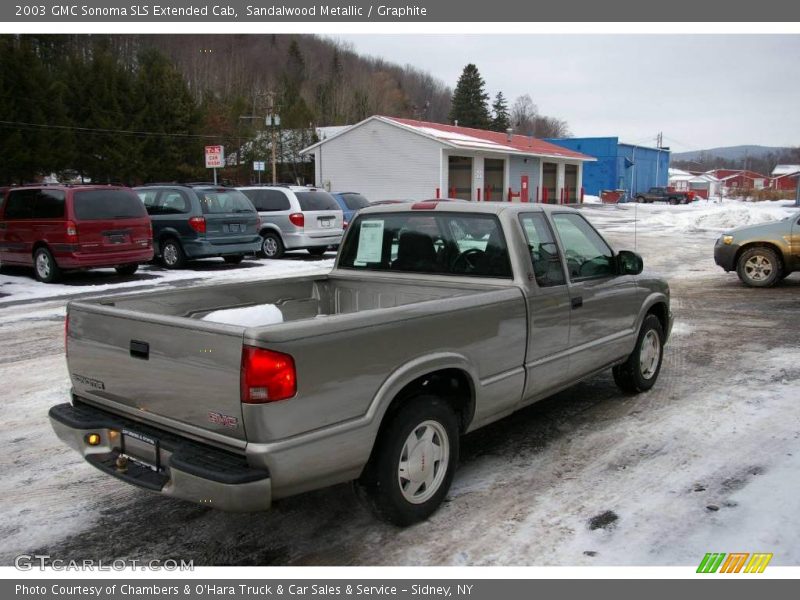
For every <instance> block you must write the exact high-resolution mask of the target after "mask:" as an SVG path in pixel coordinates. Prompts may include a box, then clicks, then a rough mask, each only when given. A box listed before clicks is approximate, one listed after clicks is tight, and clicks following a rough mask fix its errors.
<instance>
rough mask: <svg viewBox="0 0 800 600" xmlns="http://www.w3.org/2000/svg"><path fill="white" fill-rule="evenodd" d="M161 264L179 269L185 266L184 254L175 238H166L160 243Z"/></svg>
mask: <svg viewBox="0 0 800 600" xmlns="http://www.w3.org/2000/svg"><path fill="white" fill-rule="evenodd" d="M161 264H162V265H164V266H165V267H166V268H168V269H181V268H183V267H184V266H186V254H184V252H183V248H182V247H181V244H180V242H179V241H178V240H176V239H175V238H167V239H165V240H164V241H163V242H162V243H161Z"/></svg>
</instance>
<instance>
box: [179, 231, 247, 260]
mask: <svg viewBox="0 0 800 600" xmlns="http://www.w3.org/2000/svg"><path fill="white" fill-rule="evenodd" d="M260 249H261V236H258V235H256V236H254V237H253V238H252V240H251V241H248V242H239V243H235V244H215V243H213V242H211V241H209V240H184V241H183V250H184V252H185V253H186V256H187V257H189V258H211V257H214V256H243V255H245V254H255V253H256V252H258V251H259V250H260Z"/></svg>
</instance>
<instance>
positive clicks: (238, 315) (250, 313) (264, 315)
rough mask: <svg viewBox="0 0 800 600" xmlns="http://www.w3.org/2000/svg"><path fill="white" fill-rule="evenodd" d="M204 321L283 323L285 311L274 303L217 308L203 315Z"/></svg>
mask: <svg viewBox="0 0 800 600" xmlns="http://www.w3.org/2000/svg"><path fill="white" fill-rule="evenodd" d="M203 321H213V322H215V323H225V324H227V325H242V326H244V327H262V326H264V325H275V324H276V323H283V313H282V312H281V309H280V308H278V307H277V306H275V305H274V304H259V305H257V306H245V307H244V308H227V309H224V310H215V311H214V312H210V313H208V314H207V315H206V316H205V317H203Z"/></svg>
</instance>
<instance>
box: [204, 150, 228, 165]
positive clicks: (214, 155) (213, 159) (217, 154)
mask: <svg viewBox="0 0 800 600" xmlns="http://www.w3.org/2000/svg"><path fill="white" fill-rule="evenodd" d="M224 166H225V147H224V146H206V169H221V168H223V167H224Z"/></svg>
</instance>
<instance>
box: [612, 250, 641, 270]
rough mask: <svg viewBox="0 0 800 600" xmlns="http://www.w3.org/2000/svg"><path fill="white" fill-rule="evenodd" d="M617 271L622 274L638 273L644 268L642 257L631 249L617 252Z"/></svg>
mask: <svg viewBox="0 0 800 600" xmlns="http://www.w3.org/2000/svg"><path fill="white" fill-rule="evenodd" d="M616 258H617V272H618V273H619V274H620V275H638V274H639V273H641V272H642V270H643V269H644V261H643V260H642V257H641V256H639V255H638V254H636V252H631V251H630V250H620V251H619V252H618V253H617V257H616Z"/></svg>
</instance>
